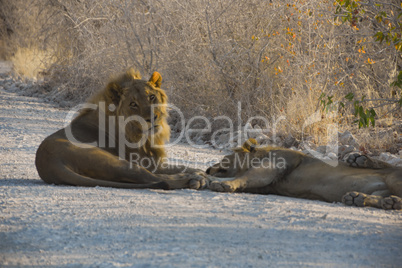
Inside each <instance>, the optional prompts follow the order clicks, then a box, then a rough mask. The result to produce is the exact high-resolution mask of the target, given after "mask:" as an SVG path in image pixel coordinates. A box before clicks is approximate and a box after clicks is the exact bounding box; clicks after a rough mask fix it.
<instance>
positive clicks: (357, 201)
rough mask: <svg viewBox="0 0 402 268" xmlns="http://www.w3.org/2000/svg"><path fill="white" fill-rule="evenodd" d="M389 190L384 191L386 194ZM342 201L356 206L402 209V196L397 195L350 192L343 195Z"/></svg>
mask: <svg viewBox="0 0 402 268" xmlns="http://www.w3.org/2000/svg"><path fill="white" fill-rule="evenodd" d="M386 192H388V191H384V193H383V194H385V193H386ZM342 203H344V204H345V205H348V206H356V207H375V208H382V209H402V198H400V197H397V196H395V195H391V196H387V197H383V196H382V195H368V194H364V193H359V192H348V193H346V194H345V195H344V196H343V197H342Z"/></svg>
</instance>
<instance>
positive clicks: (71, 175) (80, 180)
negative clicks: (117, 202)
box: [59, 166, 169, 190]
mask: <svg viewBox="0 0 402 268" xmlns="http://www.w3.org/2000/svg"><path fill="white" fill-rule="evenodd" d="M59 176H60V177H61V178H62V182H63V183H64V184H67V185H74V186H84V187H96V186H99V187H113V188H125V189H146V188H149V189H165V190H168V189H169V185H168V184H167V183H166V182H163V181H161V182H154V183H138V184H137V183H126V182H115V181H106V180H99V179H94V178H90V177H86V176H82V175H80V174H77V173H75V172H74V171H72V170H71V169H69V168H68V167H66V166H63V167H62V168H61V169H60V170H59Z"/></svg>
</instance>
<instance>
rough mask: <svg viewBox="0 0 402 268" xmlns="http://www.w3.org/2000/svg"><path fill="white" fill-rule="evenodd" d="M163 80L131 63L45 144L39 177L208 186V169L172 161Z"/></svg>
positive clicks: (175, 186)
mask: <svg viewBox="0 0 402 268" xmlns="http://www.w3.org/2000/svg"><path fill="white" fill-rule="evenodd" d="M161 82H162V76H161V75H160V74H159V73H158V72H154V73H153V74H152V76H151V78H150V79H149V81H145V80H141V76H140V74H139V73H138V72H136V71H135V70H134V69H132V68H130V69H129V70H128V71H127V72H125V73H123V74H121V75H119V76H117V77H115V78H113V79H111V80H110V81H109V83H108V84H107V86H106V87H105V88H104V89H103V90H101V91H100V92H99V93H98V94H95V95H94V96H93V97H91V98H90V99H89V101H88V103H87V104H86V105H85V108H84V109H81V110H80V112H79V114H78V115H77V116H76V117H75V118H74V119H73V120H72V122H71V123H70V124H69V125H68V126H67V127H65V128H63V129H61V130H59V131H57V132H55V133H53V134H51V135H50V136H49V137H47V138H46V139H45V140H44V141H43V142H42V143H41V144H40V146H39V148H38V150H37V152H36V159H35V164H36V168H37V171H38V174H39V176H40V178H41V179H42V180H43V181H45V182H46V183H49V184H56V185H59V184H62V185H73V186H87V187H95V186H102V187H115V188H156V189H181V188H193V189H198V188H203V187H205V185H206V183H207V182H208V180H207V177H206V175H205V173H204V172H201V171H199V170H196V169H191V168H186V167H184V166H171V165H170V166H169V165H168V164H167V159H166V152H165V148H164V144H165V142H167V141H168V140H169V137H170V128H169V125H168V123H167V116H168V114H167V110H166V108H167V107H166V105H167V100H168V98H167V96H166V93H165V91H164V90H162V89H161ZM134 160H135V161H134ZM143 163H147V164H143Z"/></svg>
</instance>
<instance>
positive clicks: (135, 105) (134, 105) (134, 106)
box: [130, 101, 138, 109]
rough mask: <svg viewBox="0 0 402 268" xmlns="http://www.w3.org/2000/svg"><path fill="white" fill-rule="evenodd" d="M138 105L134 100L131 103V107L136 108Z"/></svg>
mask: <svg viewBox="0 0 402 268" xmlns="http://www.w3.org/2000/svg"><path fill="white" fill-rule="evenodd" d="M137 107H138V105H137V103H135V102H134V101H133V102H131V103H130V108H133V109H135V108H137Z"/></svg>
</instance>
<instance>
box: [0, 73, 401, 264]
mask: <svg viewBox="0 0 402 268" xmlns="http://www.w3.org/2000/svg"><path fill="white" fill-rule="evenodd" d="M6 82H8V83H9V82H10V81H9V80H7V78H6V77H5V76H3V78H1V80H0V136H1V139H0V151H1V159H0V174H1V176H0V267H31V266H33V267H401V266H400V265H401V264H402V254H401V250H402V213H401V212H400V211H383V210H379V209H374V208H354V207H345V206H343V205H342V204H338V203H336V204H329V203H324V202H319V201H310V200H301V199H293V198H287V197H281V196H275V195H271V196H263V195H250V194H224V193H214V192H210V191H193V190H175V191H162V190H125V189H110V188H101V187H96V188H84V187H68V186H54V185H47V184H45V183H44V182H42V181H41V180H40V179H39V177H38V175H37V172H36V170H35V166H34V157H35V151H36V149H37V147H38V145H39V143H40V142H41V140H42V139H44V138H45V137H46V136H47V135H49V134H51V133H52V132H54V131H55V130H56V129H58V128H61V127H62V126H63V124H64V119H65V117H66V113H67V111H66V110H61V109H58V108H55V107H53V106H52V105H51V104H48V103H44V102H43V101H42V100H40V99H37V98H32V97H23V96H21V95H20V94H19V92H18V90H17V89H16V90H15V92H12V91H9V90H8V91H6V90H4V89H3V87H2V85H4V83H6ZM169 155H170V157H171V158H176V159H183V161H184V160H185V161H188V162H190V163H191V165H192V166H197V167H199V168H200V167H201V168H203V167H206V166H207V164H208V163H209V162H210V161H211V159H219V158H220V157H222V153H221V152H219V151H216V150H213V149H203V150H200V149H195V148H191V147H190V146H188V145H183V144H181V145H176V146H174V147H172V148H170V149H169Z"/></svg>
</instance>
